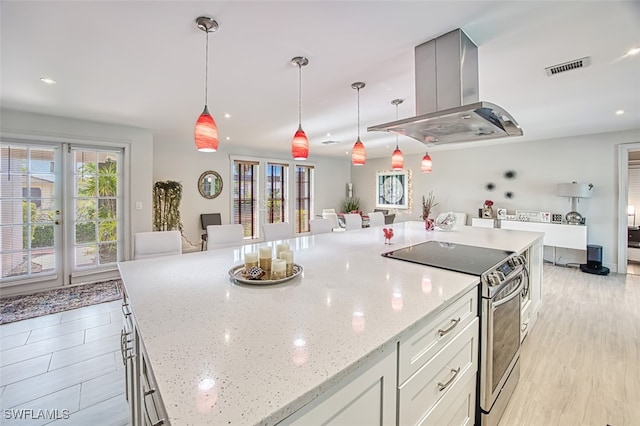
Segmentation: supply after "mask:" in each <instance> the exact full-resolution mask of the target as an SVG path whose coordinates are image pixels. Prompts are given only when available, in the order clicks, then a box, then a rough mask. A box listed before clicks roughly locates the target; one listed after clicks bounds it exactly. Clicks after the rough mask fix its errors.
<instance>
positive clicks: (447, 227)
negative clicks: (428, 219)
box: [436, 212, 457, 231]
mask: <svg viewBox="0 0 640 426" xmlns="http://www.w3.org/2000/svg"><path fill="white" fill-rule="evenodd" d="M456 219H457V217H456V214H455V213H454V212H446V213H440V214H439V215H438V217H437V218H436V227H438V228H439V229H442V230H443V231H451V230H452V229H453V227H454V226H456Z"/></svg>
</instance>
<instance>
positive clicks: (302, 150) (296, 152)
mask: <svg viewBox="0 0 640 426" xmlns="http://www.w3.org/2000/svg"><path fill="white" fill-rule="evenodd" d="M291 155H293V159H294V160H306V159H307V157H308V156H309V139H307V135H306V133H305V132H304V130H302V126H298V130H297V131H296V134H295V135H293V142H291Z"/></svg>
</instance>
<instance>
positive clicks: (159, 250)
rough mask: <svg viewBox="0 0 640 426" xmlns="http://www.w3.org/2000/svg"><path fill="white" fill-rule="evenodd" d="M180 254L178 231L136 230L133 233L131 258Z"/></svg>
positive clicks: (180, 246)
mask: <svg viewBox="0 0 640 426" xmlns="http://www.w3.org/2000/svg"><path fill="white" fill-rule="evenodd" d="M174 254H182V234H181V233H180V231H158V232H136V233H135V234H134V235H133V259H134V260H138V259H148V258H151V257H160V256H172V255H174Z"/></svg>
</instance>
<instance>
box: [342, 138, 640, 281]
mask: <svg viewBox="0 0 640 426" xmlns="http://www.w3.org/2000/svg"><path fill="white" fill-rule="evenodd" d="M408 140H409V139H407V141H408ZM638 141H640V129H639V130H634V131H627V132H615V133H604V134H596V135H586V136H574V137H568V138H562V139H550V140H540V141H530V142H517V141H516V139H513V143H506V144H504V145H483V144H481V143H478V144H476V145H475V146H474V144H473V142H470V143H468V144H466V145H465V147H464V148H463V149H450V150H436V151H429V154H430V155H431V158H432V159H433V172H432V173H430V174H422V173H420V160H421V158H422V155H424V154H420V155H410V156H405V168H409V169H411V170H412V190H413V193H412V208H411V209H410V210H408V211H403V210H399V211H398V216H396V220H419V217H420V214H421V199H422V195H427V194H428V193H429V191H430V190H433V191H434V195H435V197H436V201H438V202H439V203H440V204H439V205H438V206H436V207H435V209H434V212H433V215H432V216H433V217H434V218H435V217H436V215H437V214H438V213H440V212H444V211H457V212H466V213H467V215H468V216H469V217H477V215H478V209H479V208H481V207H482V204H483V202H484V200H485V199H491V200H493V201H494V202H495V204H494V211H495V209H497V208H506V209H508V210H509V211H510V212H511V211H513V210H515V209H522V210H538V211H548V212H551V213H562V214H563V215H564V214H565V213H566V212H568V211H569V210H570V208H569V207H570V203H569V200H568V199H567V198H562V197H558V196H556V195H555V194H554V191H555V186H556V184H558V183H561V182H572V181H577V182H585V183H589V182H590V183H593V185H594V189H593V191H594V195H593V197H592V198H588V199H583V200H581V201H580V202H579V203H578V211H579V212H580V213H582V214H583V216H585V217H586V220H587V226H588V228H587V242H588V243H589V244H598V245H601V246H602V247H603V263H604V264H605V265H606V266H608V267H609V268H611V269H612V270H613V271H615V270H616V269H617V257H618V253H617V224H618V211H617V206H618V188H617V183H618V165H617V145H619V144H621V143H632V142H638ZM406 143H408V142H405V144H406ZM415 143H418V142H415ZM390 156H391V152H389V157H390ZM624 167H626V165H624ZM389 168H390V158H379V159H372V160H367V164H366V165H365V166H362V167H352V171H351V174H352V180H353V185H354V192H355V194H354V195H355V196H357V197H360V199H361V201H362V210H363V211H369V210H371V209H373V208H374V207H375V174H376V172H377V171H379V170H389ZM507 170H513V171H515V172H516V174H517V175H516V177H515V179H511V180H508V179H505V178H504V177H503V174H504V172H506V171H507ZM490 182H491V183H494V184H495V189H494V190H493V191H488V190H487V189H486V188H485V185H486V184H487V183H490ZM506 191H512V192H513V193H514V197H513V198H512V199H507V198H506V197H505V196H504V193H505V192H506ZM468 223H470V219H468ZM556 254H557V258H556V260H557V262H558V263H566V262H569V263H572V262H581V263H584V262H585V261H586V252H583V251H574V250H568V249H567V250H564V249H557V253H556ZM546 258H547V259H549V260H550V259H551V256H550V254H547V255H546Z"/></svg>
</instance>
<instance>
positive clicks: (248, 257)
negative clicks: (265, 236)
mask: <svg viewBox="0 0 640 426" xmlns="http://www.w3.org/2000/svg"><path fill="white" fill-rule="evenodd" d="M253 266H258V253H245V254H244V268H245V269H249V268H251V267H253Z"/></svg>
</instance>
